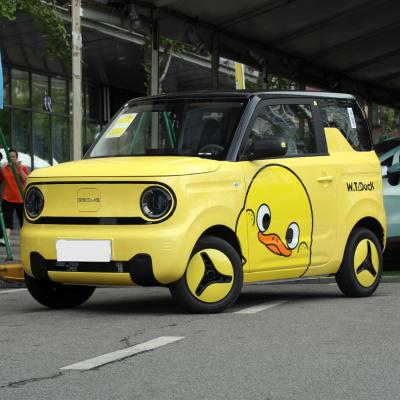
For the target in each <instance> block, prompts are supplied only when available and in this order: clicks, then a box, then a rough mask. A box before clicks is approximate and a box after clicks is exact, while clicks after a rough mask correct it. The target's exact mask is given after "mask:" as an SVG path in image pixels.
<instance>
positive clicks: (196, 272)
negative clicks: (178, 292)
mask: <svg viewBox="0 0 400 400" xmlns="http://www.w3.org/2000/svg"><path fill="white" fill-rule="evenodd" d="M233 279H234V271H233V266H232V263H231V261H230V260H229V258H228V257H227V256H226V255H225V254H224V253H222V251H219V250H216V249H205V250H201V251H199V252H198V253H196V254H195V255H194V256H193V257H192V258H191V259H190V261H189V265H188V267H187V270H186V282H187V285H188V288H189V290H190V292H191V294H192V295H193V296H194V297H195V298H197V299H199V300H201V301H203V302H205V303H216V302H218V301H221V300H223V299H224V298H225V297H226V296H227V295H228V294H229V292H230V290H231V288H232V286H233Z"/></svg>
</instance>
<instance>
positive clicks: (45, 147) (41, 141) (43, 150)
mask: <svg viewBox="0 0 400 400" xmlns="http://www.w3.org/2000/svg"><path fill="white" fill-rule="evenodd" d="M49 121H50V117H49V115H48V114H43V113H34V114H33V152H34V155H35V156H36V157H39V159H37V158H36V157H35V165H34V167H35V168H42V167H46V166H47V165H46V164H51V162H50V160H51V153H50V122H49ZM43 161H46V162H43Z"/></svg>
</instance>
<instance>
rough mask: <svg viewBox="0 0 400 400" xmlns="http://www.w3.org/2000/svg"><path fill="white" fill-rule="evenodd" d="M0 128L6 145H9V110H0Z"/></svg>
mask: <svg viewBox="0 0 400 400" xmlns="http://www.w3.org/2000/svg"><path fill="white" fill-rule="evenodd" d="M0 128H1V130H2V131H3V135H4V137H5V139H6V143H10V131H11V128H10V110H9V109H8V108H4V109H3V110H0ZM3 161H4V160H3Z"/></svg>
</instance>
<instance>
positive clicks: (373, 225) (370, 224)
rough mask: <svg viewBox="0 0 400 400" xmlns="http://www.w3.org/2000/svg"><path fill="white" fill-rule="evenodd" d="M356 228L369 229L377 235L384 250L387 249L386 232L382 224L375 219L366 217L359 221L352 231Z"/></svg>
mask: <svg viewBox="0 0 400 400" xmlns="http://www.w3.org/2000/svg"><path fill="white" fill-rule="evenodd" d="M356 228H367V229H369V230H370V231H371V232H373V233H374V234H375V235H376V238H377V239H378V241H379V243H380V245H381V246H382V250H383V249H384V248H385V230H384V229H383V227H382V225H381V224H380V222H379V221H378V220H377V219H375V218H373V217H365V218H362V219H361V220H359V221H358V222H357V223H356V224H355V225H354V227H353V229H352V231H354V229H356Z"/></svg>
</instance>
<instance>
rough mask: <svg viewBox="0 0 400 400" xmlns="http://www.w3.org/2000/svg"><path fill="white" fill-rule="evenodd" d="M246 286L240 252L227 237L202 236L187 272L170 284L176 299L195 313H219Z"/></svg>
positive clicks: (194, 250) (231, 302) (233, 300)
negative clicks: (223, 238) (226, 239)
mask: <svg viewBox="0 0 400 400" xmlns="http://www.w3.org/2000/svg"><path fill="white" fill-rule="evenodd" d="M242 286H243V266H242V261H241V258H240V256H239V254H238V253H237V252H236V250H235V249H234V248H233V247H232V246H231V245H230V244H229V243H228V242H226V241H225V240H222V239H220V238H217V237H214V236H204V237H202V238H200V240H199V241H198V242H197V244H196V246H195V247H194V249H193V252H192V254H191V257H190V260H189V263H188V265H187V268H186V271H185V274H184V276H183V277H182V278H181V279H180V280H179V281H177V282H175V283H174V284H172V285H171V286H170V291H171V294H172V296H173V297H174V299H176V300H177V301H178V303H179V304H180V305H181V306H182V307H184V308H185V309H186V310H188V311H190V312H195V313H218V312H221V311H223V310H225V309H226V308H228V307H230V306H231V305H232V304H233V303H234V302H235V301H236V299H237V298H238V297H239V294H240V291H241V289H242Z"/></svg>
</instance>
